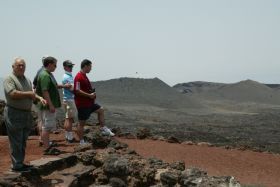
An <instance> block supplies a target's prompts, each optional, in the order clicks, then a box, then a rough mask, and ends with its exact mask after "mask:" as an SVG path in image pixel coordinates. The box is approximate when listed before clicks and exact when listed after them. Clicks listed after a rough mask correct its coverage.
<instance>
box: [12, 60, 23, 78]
mask: <svg viewBox="0 0 280 187" xmlns="http://www.w3.org/2000/svg"><path fill="white" fill-rule="evenodd" d="M12 67H13V71H14V74H15V75H16V76H23V75H24V72H25V61H24V59H23V58H20V57H16V58H15V60H14V63H13V65H12Z"/></svg>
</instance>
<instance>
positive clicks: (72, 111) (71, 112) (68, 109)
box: [63, 100, 78, 121]
mask: <svg viewBox="0 0 280 187" xmlns="http://www.w3.org/2000/svg"><path fill="white" fill-rule="evenodd" d="M63 106H64V112H65V118H66V119H69V118H70V119H73V120H74V121H77V119H78V118H77V113H78V112H77V108H76V105H75V102H74V100H68V101H63Z"/></svg>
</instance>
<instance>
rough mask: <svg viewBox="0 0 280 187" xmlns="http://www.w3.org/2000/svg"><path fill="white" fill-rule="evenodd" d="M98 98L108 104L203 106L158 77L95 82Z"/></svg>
mask: <svg viewBox="0 0 280 187" xmlns="http://www.w3.org/2000/svg"><path fill="white" fill-rule="evenodd" d="M94 86H95V88H96V92H97V95H98V99H99V100H100V101H101V102H105V103H108V104H117V105H122V104H133V105H151V106H158V107H163V108H186V109H200V108H203V106H202V105H201V104H200V103H199V102H198V101H196V100H194V99H191V98H190V97H189V96H187V95H183V94H180V93H178V92H177V91H176V90H175V89H174V88H172V87H170V86H169V85H167V84H166V83H164V82H163V81H161V80H160V79H158V78H154V79H141V78H119V79H112V80H107V81H98V82H95V83H94Z"/></svg>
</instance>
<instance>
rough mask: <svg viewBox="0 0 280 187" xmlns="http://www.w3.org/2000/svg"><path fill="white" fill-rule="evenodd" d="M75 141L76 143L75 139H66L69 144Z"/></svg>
mask: <svg viewBox="0 0 280 187" xmlns="http://www.w3.org/2000/svg"><path fill="white" fill-rule="evenodd" d="M74 141H75V140H74V138H73V139H72V140H70V139H68V138H66V142H68V143H73V142H74Z"/></svg>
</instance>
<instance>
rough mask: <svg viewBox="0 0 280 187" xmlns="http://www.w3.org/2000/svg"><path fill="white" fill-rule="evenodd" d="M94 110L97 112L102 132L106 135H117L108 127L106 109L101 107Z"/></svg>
mask: <svg viewBox="0 0 280 187" xmlns="http://www.w3.org/2000/svg"><path fill="white" fill-rule="evenodd" d="M94 112H95V113H97V117H98V122H99V125H100V130H101V132H102V134H103V135H106V136H115V134H114V133H113V132H112V131H111V130H110V129H109V128H108V127H106V126H105V118H104V109H103V108H102V107H101V108H99V109H97V110H96V111H94Z"/></svg>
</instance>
